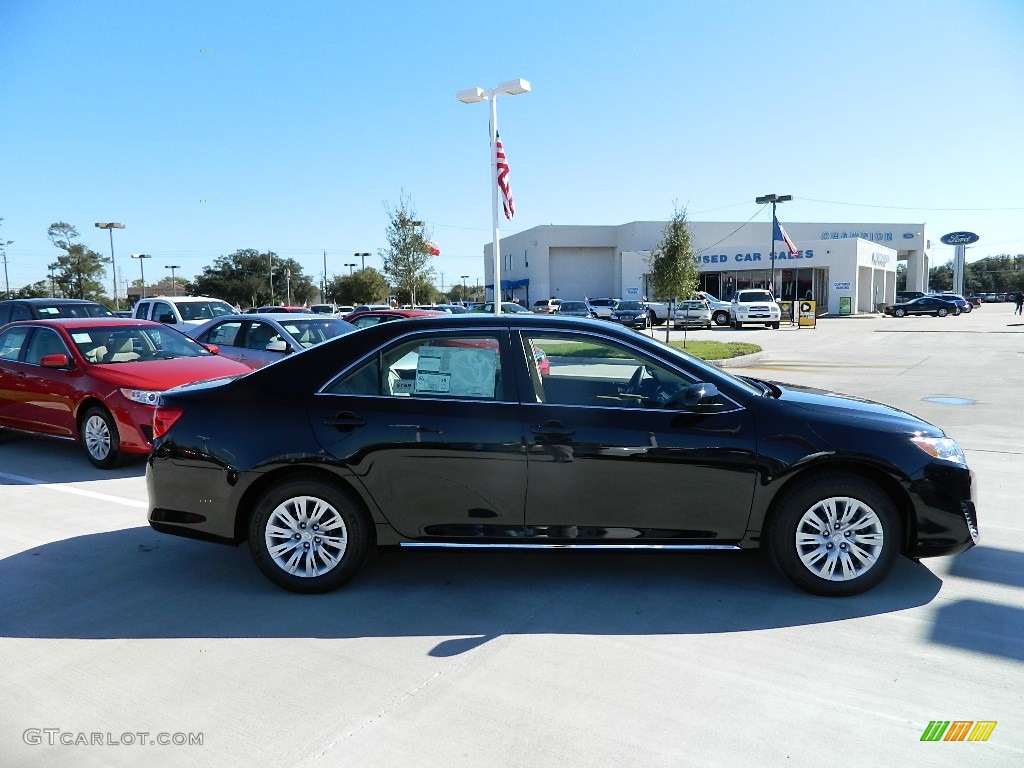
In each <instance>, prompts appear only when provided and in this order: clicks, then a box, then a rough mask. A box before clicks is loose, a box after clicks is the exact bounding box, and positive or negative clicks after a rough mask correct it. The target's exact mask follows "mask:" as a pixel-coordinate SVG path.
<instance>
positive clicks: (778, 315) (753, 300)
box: [729, 288, 782, 328]
mask: <svg viewBox="0 0 1024 768" xmlns="http://www.w3.org/2000/svg"><path fill="white" fill-rule="evenodd" d="M781 320H782V310H781V309H779V305H778V304H777V303H776V302H775V297H774V296H772V292H771V291H768V290H765V289H764V288H745V289H743V290H741V291H736V295H735V296H733V297H732V303H731V304H730V305H729V325H731V326H733V327H735V328H742V327H743V324H744V323H747V324H750V323H764V327H765V328H778V327H779V322H780V321H781Z"/></svg>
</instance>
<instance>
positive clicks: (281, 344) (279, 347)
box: [264, 339, 289, 353]
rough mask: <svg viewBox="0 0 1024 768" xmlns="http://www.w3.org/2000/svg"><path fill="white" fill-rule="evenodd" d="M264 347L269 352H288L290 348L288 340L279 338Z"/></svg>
mask: <svg viewBox="0 0 1024 768" xmlns="http://www.w3.org/2000/svg"><path fill="white" fill-rule="evenodd" d="M264 349H265V350H267V352H282V353H287V352H288V351H289V350H288V342H286V341H285V340H284V339H278V340H277V341H272V342H270V343H269V344H267V346H265V347H264Z"/></svg>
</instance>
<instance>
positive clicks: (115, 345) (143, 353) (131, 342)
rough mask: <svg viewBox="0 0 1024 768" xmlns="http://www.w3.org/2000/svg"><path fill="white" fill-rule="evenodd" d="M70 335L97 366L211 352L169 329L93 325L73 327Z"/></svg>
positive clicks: (81, 350) (199, 355) (204, 355)
mask: <svg viewBox="0 0 1024 768" xmlns="http://www.w3.org/2000/svg"><path fill="white" fill-rule="evenodd" d="M70 334H71V340H72V341H73V342H74V343H75V346H76V347H77V348H78V351H79V352H80V353H81V355H82V357H84V358H85V359H86V360H87V361H88V362H90V363H95V364H97V365H106V364H109V363H134V362H138V361H141V360H172V359H174V358H178V357H207V356H209V355H212V354H213V353H212V352H211V351H210V350H208V349H207V348H206V347H204V346H203V345H202V344H200V343H199V342H197V341H194V340H192V339H190V338H189V337H188V336H186V335H185V334H183V333H179V332H178V331H175V330H174V329H172V328H153V327H145V328H143V327H134V328H132V327H129V328H126V327H124V326H116V327H111V326H105V327H104V326H97V327H95V328H75V329H73V330H71V331H70Z"/></svg>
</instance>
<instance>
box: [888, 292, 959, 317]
mask: <svg viewBox="0 0 1024 768" xmlns="http://www.w3.org/2000/svg"><path fill="white" fill-rule="evenodd" d="M959 313H960V307H958V306H957V305H956V304H954V303H953V302H952V301H946V300H945V299H940V298H937V297H935V296H919V297H918V298H916V299H911V300H910V301H904V302H898V303H896V304H890V305H889V306H887V307H886V308H885V314H887V315H892V316H893V317H905V316H906V315H934V316H935V317H946V315H956V314H959Z"/></svg>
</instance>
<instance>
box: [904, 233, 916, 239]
mask: <svg viewBox="0 0 1024 768" xmlns="http://www.w3.org/2000/svg"><path fill="white" fill-rule="evenodd" d="M903 239H904V240H913V239H914V233H913V232H904V233H903Z"/></svg>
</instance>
